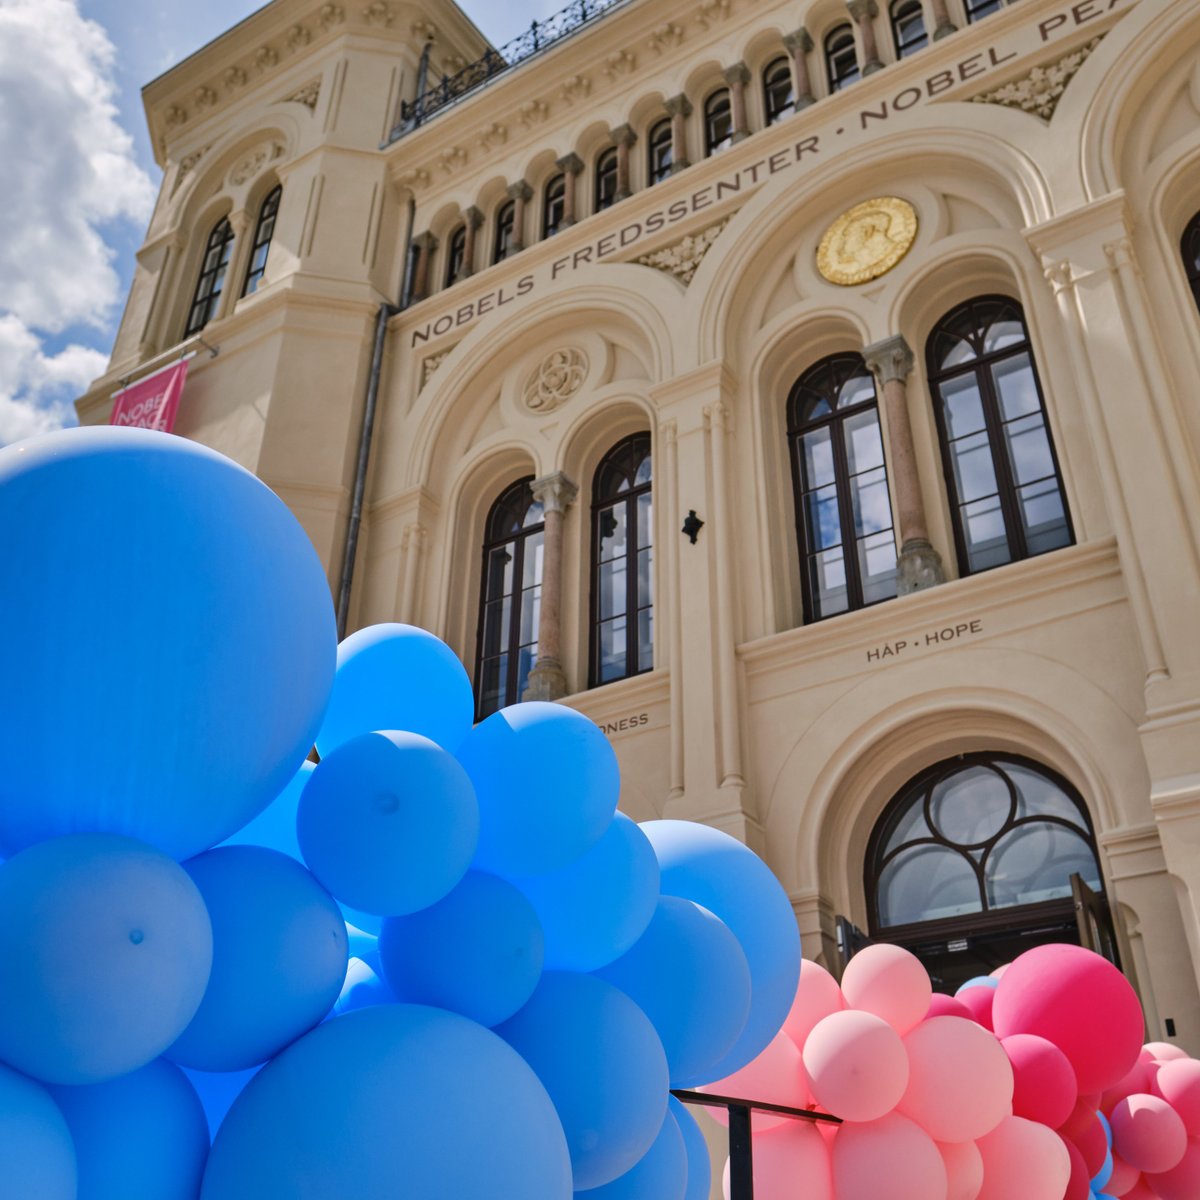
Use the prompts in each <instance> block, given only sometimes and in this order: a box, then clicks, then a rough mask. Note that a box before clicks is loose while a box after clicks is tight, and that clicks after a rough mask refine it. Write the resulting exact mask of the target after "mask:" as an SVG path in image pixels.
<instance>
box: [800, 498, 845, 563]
mask: <svg viewBox="0 0 1200 1200" xmlns="http://www.w3.org/2000/svg"><path fill="white" fill-rule="evenodd" d="M804 507H805V510H806V512H807V525H808V544H809V545H810V546H812V547H813V548H814V549H821V550H826V549H828V548H829V547H831V546H838V545H840V544H841V541H842V527H841V521H840V517H839V513H838V496H837V488H836V487H835V486H834V485H832V484H831V485H830V486H829V487H823V488H819V489H818V490H817V491H815V492H809V494H808V495H807V496H805V497H804Z"/></svg>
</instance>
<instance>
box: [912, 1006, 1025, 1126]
mask: <svg viewBox="0 0 1200 1200" xmlns="http://www.w3.org/2000/svg"><path fill="white" fill-rule="evenodd" d="M904 1048H905V1049H906V1050H907V1051H908V1087H907V1088H906V1089H905V1092H904V1096H903V1097H902V1098H901V1100H900V1103H899V1105H898V1106H897V1108H898V1111H900V1112H902V1113H903V1114H904V1115H905V1116H906V1117H911V1118H912V1119H913V1120H914V1121H916V1123H917V1124H918V1125H920V1126H921V1128H922V1129H924V1130H925V1132H926V1133H928V1134H929V1136H930V1137H931V1138H933V1139H934V1141H937V1142H973V1141H975V1139H976V1138H981V1137H983V1135H984V1134H985V1133H988V1132H989V1131H990V1130H993V1129H995V1128H996V1126H997V1125H999V1124H1000V1122H1001V1121H1002V1120H1004V1118H1005V1117H1007V1116H1009V1115H1010V1114H1011V1113H1012V1099H1013V1070H1012V1066H1011V1065H1010V1064H1009V1061H1008V1055H1007V1054H1005V1053H1004V1047H1003V1046H1001V1045H1000V1043H999V1042H998V1041H997V1040H996V1039H995V1037H994V1036H993V1035H992V1034H990V1033H988V1031H987V1030H986V1029H982V1028H980V1026H978V1025H976V1024H975V1022H974V1021H964V1020H963V1019H962V1018H961V1017H934V1018H933V1019H932V1020H929V1021H922V1022H921V1024H920V1025H918V1026H917V1027H916V1029H914V1030H913V1031H912V1032H911V1033H910V1034H909V1035H908V1036H907V1037H906V1038H905V1039H904Z"/></svg>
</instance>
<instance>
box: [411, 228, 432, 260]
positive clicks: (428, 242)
mask: <svg viewBox="0 0 1200 1200" xmlns="http://www.w3.org/2000/svg"><path fill="white" fill-rule="evenodd" d="M413 245H414V246H416V247H417V249H418V250H424V251H425V253H426V254H432V253H433V251H434V250H436V249H437V248H438V240H437V238H435V237H434V236H433V234H432V233H430V232H429V230H426V231H425V232H424V233H418V234H417V236H416V237H415V238H413Z"/></svg>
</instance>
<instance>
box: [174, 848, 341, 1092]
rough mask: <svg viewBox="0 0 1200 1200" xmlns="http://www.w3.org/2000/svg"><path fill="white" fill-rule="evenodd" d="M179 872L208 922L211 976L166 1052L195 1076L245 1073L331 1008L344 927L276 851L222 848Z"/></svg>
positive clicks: (319, 890) (308, 879)
mask: <svg viewBox="0 0 1200 1200" xmlns="http://www.w3.org/2000/svg"><path fill="white" fill-rule="evenodd" d="M183 868H184V870H185V871H187V873H188V874H189V875H190V876H191V878H192V881H193V882H194V883H195V885H196V887H197V888H199V889H200V895H201V896H203V897H204V903H205V905H206V906H207V908H208V913H209V917H210V918H211V920H212V929H213V961H212V974H211V975H210V977H209V981H208V987H207V988H206V989H205V992H204V999H203V1000H202V1001H201V1002H200V1008H199V1009H198V1010H197V1012H196V1015H195V1016H194V1017H193V1018H192V1020H191V1023H190V1024H189V1025H188V1027H187V1028H186V1029H185V1030H184V1031H183V1032H182V1033H181V1034H180V1035H179V1037H178V1038H177V1039H176V1040H175V1041H174V1043H172V1045H171V1046H170V1047H169V1048H168V1049H167V1050H166V1052H165V1053H166V1056H167V1058H169V1059H171V1061H172V1062H176V1063H179V1064H180V1066H184V1067H192V1068H193V1069H194V1070H198V1071H244V1070H246V1069H247V1068H248V1067H253V1066H257V1065H258V1064H259V1063H261V1062H263V1061H265V1060H266V1059H268V1058H271V1057H272V1056H273V1055H275V1054H278V1053H279V1051H280V1050H282V1049H283V1047H284V1046H286V1045H287V1044H288V1043H289V1042H293V1041H295V1040H296V1038H298V1037H299V1036H300V1035H301V1034H302V1033H306V1032H307V1031H308V1030H310V1029H311V1028H312V1027H313V1026H314V1025H316V1024H317V1022H318V1021H320V1020H321V1018H322V1017H324V1016H325V1014H326V1013H327V1012H328V1011H329V1010H330V1009H331V1008H332V1007H333V1002H334V1001H335V1000H336V999H337V998H338V993H339V992H340V991H341V987H342V982H343V980H344V979H345V977H346V958H347V939H346V924H345V922H344V921H343V920H342V914H341V912H340V910H339V909H338V906H337V905H336V904H335V903H334V902H333V897H332V896H330V894H329V893H328V892H327V891H326V890H325V889H324V888H323V887H322V886H321V885H320V884H319V883H318V882H317V881H316V880H315V879H314V878H313V876H312V875H311V874H310V873H309V872H308V871H306V870H305V869H304V867H302V866H301V865H300V864H299V863H298V862H296V860H295V859H293V858H288V857H287V855H286V854H280V853H279V851H278V850H268V849H266V847H264V846H221V847H218V848H217V849H216V850H209V851H208V852H207V853H205V854H201V855H198V856H197V857H196V858H192V859H189V860H188V861H187V862H186V863H184V864H183Z"/></svg>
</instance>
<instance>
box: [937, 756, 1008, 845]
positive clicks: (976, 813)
mask: <svg viewBox="0 0 1200 1200" xmlns="http://www.w3.org/2000/svg"><path fill="white" fill-rule="evenodd" d="M929 809H930V813H931V815H932V817H933V823H934V826H935V827H936V828H937V830H938V832H939V833H940V834H941V835H942V837H944V838H945V839H946V840H947V841H950V842H957V843H958V844H959V845H961V846H972V845H977V844H978V843H980V842H986V841H988V840H989V839H990V838H994V837H995V836H996V834H998V833H999V832H1000V830H1001V829H1003V828H1004V826H1005V824H1006V823H1007V821H1008V819H1009V816H1010V815H1011V813H1012V799H1011V796H1010V793H1009V790H1008V785H1007V784H1006V783H1005V781H1004V778H1003V776H1001V775H1000V774H999V773H998V772H996V771H993V770H992V769H991V768H990V767H982V766H980V767H968V768H967V769H966V770H963V771H957V772H955V773H954V774H953V775H951V776H950V778H949V779H943V780H942V781H941V782H940V783H938V784H937V785H936V786H935V787H934V789H933V792H932V794H931V796H930V800H929Z"/></svg>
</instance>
